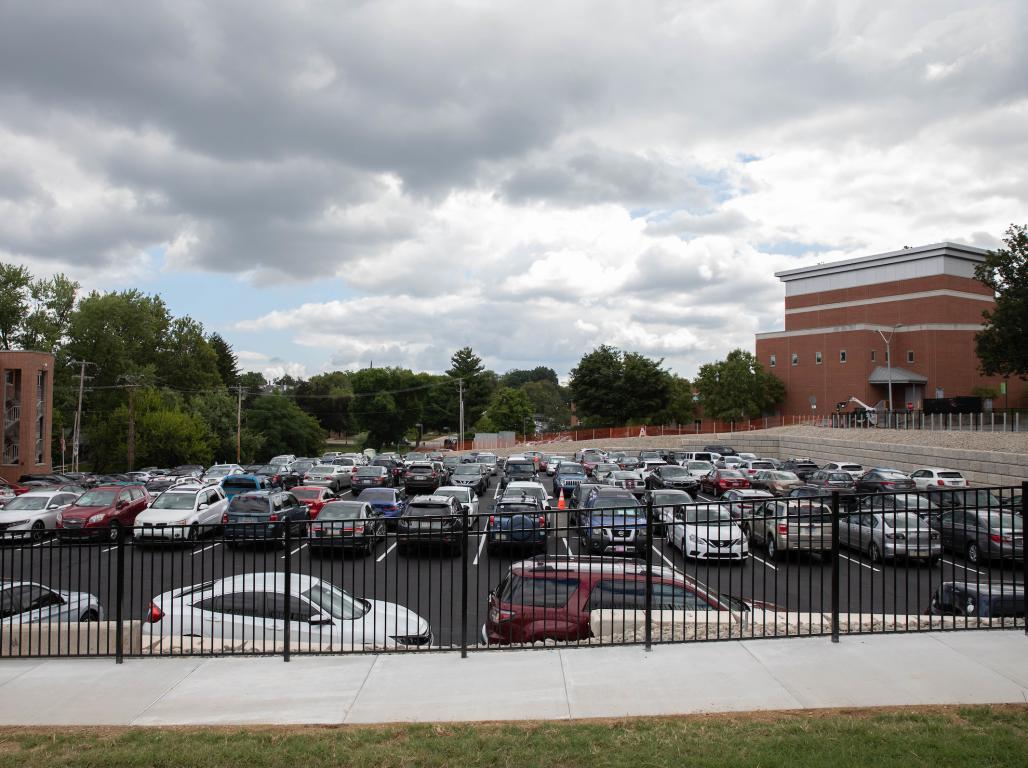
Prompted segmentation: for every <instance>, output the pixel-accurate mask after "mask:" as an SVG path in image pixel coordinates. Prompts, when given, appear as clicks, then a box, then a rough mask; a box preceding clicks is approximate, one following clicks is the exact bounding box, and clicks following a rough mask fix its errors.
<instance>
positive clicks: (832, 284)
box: [756, 243, 1022, 415]
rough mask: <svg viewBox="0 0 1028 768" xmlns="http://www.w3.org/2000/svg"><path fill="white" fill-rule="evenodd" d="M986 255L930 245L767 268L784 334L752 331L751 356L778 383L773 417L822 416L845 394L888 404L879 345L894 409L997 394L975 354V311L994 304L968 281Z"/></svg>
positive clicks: (986, 291)
mask: <svg viewBox="0 0 1028 768" xmlns="http://www.w3.org/2000/svg"><path fill="white" fill-rule="evenodd" d="M986 253H987V251H984V250H982V249H980V248H972V247H971V246H967V245H958V244H955V243H938V244H936V245H925V246H920V247H917V248H904V249H903V250H900V251H891V252H889V253H881V254H877V255H874V256H864V257H862V258H857V259H848V260H846V261H837V262H832V263H827V264H817V265H814V266H812V267H802V268H800V269H790V270H786V271H784V272H776V273H775V276H776V277H777V278H779V279H780V280H781V281H782V282H783V283H785V330H784V331H774V332H771V333H758V334H757V351H756V354H757V358H758V359H759V360H760V362H761V364H762V365H763V366H764V368H765V369H766V370H769V371H771V372H772V373H773V374H775V375H776V376H777V377H778V378H780V379H781V380H782V381H783V382H784V383H785V388H786V393H787V394H786V399H785V402H784V403H783V404H782V406H781V412H782V413H783V414H786V415H793V414H811V413H812V412H813V413H814V414H816V415H827V414H830V413H832V412H834V410H835V407H836V403H840V402H842V401H845V400H848V399H849V398H850V397H856V398H859V399H860V400H862V401H863V402H865V403H867V404H868V405H870V406H875V405H876V404H877V403H879V402H880V401H884V402H885V404H887V402H888V396H889V395H888V383H889V377H890V365H889V361H888V360H887V359H886V341H885V340H886V339H889V340H890V341H891V344H890V345H889V346H890V348H891V353H892V354H891V357H892V360H891V363H892V364H891V377H892V391H893V395H892V397H893V408H894V409H895V410H902V409H905V408H914V409H918V408H920V407H921V404H922V401H923V400H924V399H925V398H935V397H956V396H960V395H970V394H971V391H972V390H973V389H974V388H975V387H981V386H988V387H993V388H995V389H997V390H998V389H999V384H1000V382H1001V381H1002V379H1001V378H987V377H983V376H982V375H981V374H980V373H979V369H978V356H977V355H976V354H975V350H974V336H975V333H976V332H978V331H979V330H981V328H982V322H983V320H982V311H983V310H986V309H991V308H992V307H993V306H994V297H993V293H992V289H990V288H989V287H988V286H986V285H984V284H983V283H981V282H979V281H977V280H975V279H974V268H975V266H976V265H977V264H979V263H980V262H982V261H984V259H985V254H986ZM1013 383H1014V382H1011V384H1013ZM1021 386H1022V385H1021V383H1020V382H1018V383H1017V389H1018V395H1019V397H1018V401H1019V400H1020V389H1021ZM1009 394H1010V405H1011V406H1014V405H1019V404H1020V403H1019V402H1015V399H1014V397H1013V395H1014V392H1010V393H1009ZM1002 404H1003V402H1002V400H1001V401H1000V402H997V403H996V405H997V407H1000V406H1002ZM812 405H813V406H814V407H813V408H812ZM883 407H884V404H883Z"/></svg>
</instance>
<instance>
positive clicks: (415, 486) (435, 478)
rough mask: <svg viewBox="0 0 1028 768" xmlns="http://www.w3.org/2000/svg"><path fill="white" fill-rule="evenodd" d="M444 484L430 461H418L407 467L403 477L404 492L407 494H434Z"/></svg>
mask: <svg viewBox="0 0 1028 768" xmlns="http://www.w3.org/2000/svg"><path fill="white" fill-rule="evenodd" d="M444 482H445V480H444V479H443V478H442V477H440V473H439V470H437V469H436V468H435V465H434V464H432V463H431V462H429V461H416V462H414V463H413V464H410V465H409V466H408V467H407V471H406V472H405V473H404V475H403V490H404V491H406V492H407V493H411V492H412V491H417V492H421V493H432V492H433V491H434V490H435V489H436V488H438V487H439V486H440V485H442V484H443V483H444Z"/></svg>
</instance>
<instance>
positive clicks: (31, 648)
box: [0, 621, 143, 657]
mask: <svg viewBox="0 0 1028 768" xmlns="http://www.w3.org/2000/svg"><path fill="white" fill-rule="evenodd" d="M117 626H118V625H117V624H116V623H115V622H113V621H100V622H96V621H90V622H63V623H59V624H22V625H21V626H13V627H12V626H8V627H4V628H3V630H2V636H0V656H19V657H26V656H29V657H32V656H104V655H109V656H114V655H115V653H116V651H117V636H118V635H117V632H118V630H117ZM122 627H123V635H122V651H123V653H125V654H126V655H129V654H139V653H140V652H141V651H142V647H143V644H142V622H140V621H125V622H122Z"/></svg>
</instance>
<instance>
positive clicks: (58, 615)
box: [0, 581, 104, 643]
mask: <svg viewBox="0 0 1028 768" xmlns="http://www.w3.org/2000/svg"><path fill="white" fill-rule="evenodd" d="M0 606H3V611H2V613H0V627H3V628H6V629H7V630H8V632H9V631H10V630H11V629H12V628H15V627H19V626H21V625H22V624H35V623H41V622H42V623H46V624H50V623H53V622H57V621H103V618H104V611H103V608H101V607H100V601H99V600H98V599H97V598H96V596H95V595H91V594H89V593H88V592H63V591H61V590H57V589H51V588H50V587H46V586H44V585H42V584H37V583H36V582H34V581H3V582H0ZM0 631H3V630H0ZM6 642H7V641H6V639H5V643H6Z"/></svg>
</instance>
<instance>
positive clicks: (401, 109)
mask: <svg viewBox="0 0 1028 768" xmlns="http://www.w3.org/2000/svg"><path fill="white" fill-rule="evenodd" d="M1026 29H1028V3H1025V2H1024V0H969V1H968V2H956V1H952V0H921V1H919V2H893V3H885V2H848V1H841V2H831V3H829V2H813V1H811V2H802V1H801V0H787V1H785V2H780V3H774V2H768V1H767V0H718V1H712V0H700V1H699V2H691V1H690V0H631V1H630V2H629V1H627V0H625V1H624V2H604V1H603V0H585V1H584V2H560V1H559V0H558V1H557V2H554V0H546V1H545V2H534V0H521V1H520V2H515V3H512V2H488V1H487V0H463V1H461V2H435V0H414V1H412V2H390V1H388V0H364V1H359V2H349V3H344V2H341V1H340V0H336V1H334V2H324V3H321V2H313V1H301V0H287V1H285V2H281V3H276V2H270V1H268V2H263V1H262V2H253V1H252V0H246V1H245V2H244V1H242V0H239V1H237V2H232V1H229V0H219V1H218V2H210V3H201V2H190V0H176V2H174V3H161V4H153V5H151V4H149V3H143V2H139V0H129V1H127V2H116V1H114V0H102V2H95V3H94V2H84V1H82V0H74V1H69V2H21V1H20V0H0V258H2V259H4V260H9V261H16V262H20V263H24V264H27V265H28V266H29V267H30V268H32V269H33V270H34V271H35V272H36V274H48V273H52V272H55V271H64V272H66V273H69V274H71V275H73V276H74V277H75V278H77V279H78V280H79V281H80V282H82V283H83V285H84V286H86V287H88V288H97V289H113V288H126V287H137V288H140V289H141V290H144V291H147V292H154V293H160V294H161V295H162V296H163V297H164V298H165V299H166V300H167V302H168V304H169V305H170V307H171V308H172V311H173V312H175V313H176V314H190V315H192V316H193V317H195V318H196V319H198V320H200V321H202V322H203V323H204V324H205V325H206V326H207V327H208V328H209V329H212V330H218V331H219V332H221V333H222V334H223V335H225V336H226V338H228V340H229V341H230V342H231V343H232V344H233V345H234V346H235V348H236V350H237V351H238V352H239V354H240V358H241V362H242V363H243V366H244V367H246V368H250V369H254V370H264V371H266V372H268V373H271V374H278V373H281V372H284V371H288V372H290V373H293V374H301V375H304V374H312V373H316V372H318V371H321V370H331V369H337V368H340V369H343V368H356V367H362V366H366V365H367V364H368V363H369V361H371V360H374V362H375V364H376V365H403V366H410V367H413V368H415V369H421V370H433V371H440V370H443V369H445V368H446V367H447V361H448V358H449V356H450V354H451V353H452V352H453V350H455V349H456V348H458V347H460V346H463V345H466V344H468V345H471V346H472V347H473V348H474V349H475V350H476V351H477V352H478V353H479V354H480V355H481V356H482V357H483V358H484V359H485V361H486V363H487V364H488V365H489V366H490V367H491V368H493V369H495V370H498V371H504V370H507V369H509V368H513V367H533V366H535V365H539V364H543V365H550V366H552V367H554V368H555V369H556V370H557V371H558V372H559V373H560V374H561V375H564V374H565V373H566V372H567V370H568V369H570V368H571V367H573V366H574V365H575V363H576V362H577V360H578V359H579V358H580V356H581V355H582V353H583V352H585V351H587V350H589V349H591V348H592V347H594V346H596V345H597V344H600V343H610V344H614V345H616V346H619V347H622V348H626V349H632V350H636V351H639V352H643V353H645V354H648V355H652V356H656V357H664V358H665V359H666V362H667V364H668V365H669V367H671V368H672V369H674V370H676V371H678V372H679V373H682V374H684V375H687V376H688V375H691V374H693V373H694V372H695V370H696V368H697V367H698V366H699V365H701V364H702V363H704V362H707V361H710V360H713V359H717V358H719V357H721V356H723V354H724V353H725V352H726V351H727V350H728V349H730V348H732V347H733V346H742V347H745V348H752V345H753V334H754V333H755V332H757V331H764V330H772V329H774V328H776V327H781V322H782V320H781V298H782V290H781V288H780V285H779V284H778V282H777V281H776V280H775V278H774V277H773V274H772V273H773V272H774V271H775V270H779V269H784V268H788V267H795V266H802V265H804V264H807V263H811V262H814V261H828V260H834V259H840V258H848V257H853V256H859V255H865V254H869V253H874V252H879V251H885V250H893V249H896V248H900V247H902V246H904V245H922V244H926V243H933V242H939V241H943V240H953V241H958V242H964V243H970V244H975V245H981V246H985V247H994V246H996V245H997V244H999V242H1000V238H1001V237H1002V234H1003V231H1004V230H1005V229H1006V227H1007V226H1008V225H1009V224H1010V223H1012V222H1019V223H1023V222H1025V221H1026V220H1028V213H1026V210H1028V206H1026V202H1028V178H1026V175H1028V171H1026V168H1028V162H1026V161H1028V55H1026V50H1028V49H1026V46H1025V45H1024V40H1023V34H1024V31H1025V30H1026Z"/></svg>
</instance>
